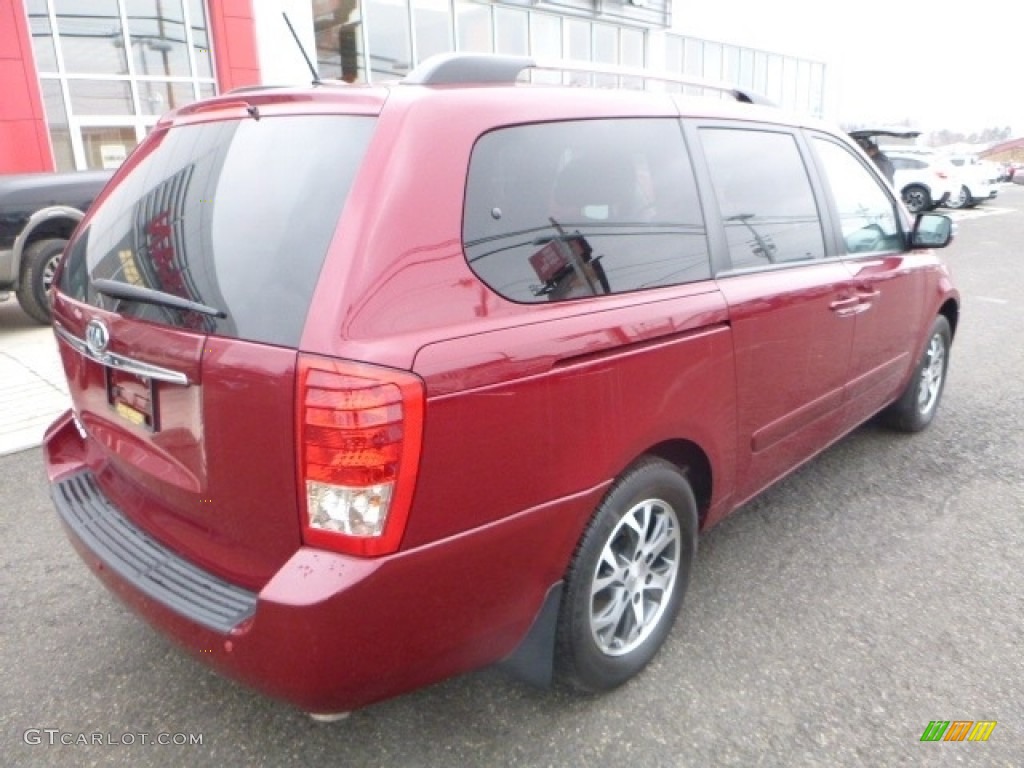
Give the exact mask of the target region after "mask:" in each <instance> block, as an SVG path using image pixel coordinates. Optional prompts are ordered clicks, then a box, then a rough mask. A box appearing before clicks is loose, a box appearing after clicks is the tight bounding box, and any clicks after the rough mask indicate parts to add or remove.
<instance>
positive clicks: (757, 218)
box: [700, 128, 825, 269]
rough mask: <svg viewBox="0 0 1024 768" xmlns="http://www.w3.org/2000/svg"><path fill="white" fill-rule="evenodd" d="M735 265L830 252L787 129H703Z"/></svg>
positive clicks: (811, 194) (816, 208)
mask: <svg viewBox="0 0 1024 768" xmlns="http://www.w3.org/2000/svg"><path fill="white" fill-rule="evenodd" d="M700 137H701V145H702V146H703V147H704V154H705V156H706V157H707V161H708V167H709V169H710V172H711V182H712V186H713V187H714V189H715V197H716V198H717V200H718V208H719V210H720V211H721V214H722V224H723V225H724V226H725V233H726V237H727V239H728V242H729V256H730V258H731V260H732V266H733V268H734V269H744V268H749V267H760V266H767V265H769V264H778V263H783V262H788V261H803V260H807V259H820V258H822V257H823V256H824V255H825V240H824V236H823V235H822V229H821V221H820V219H819V217H818V207H817V205H816V204H815V200H814V193H813V191H812V190H811V182H810V179H809V177H808V176H807V169H806V168H805V167H804V163H803V160H802V159H801V157H800V151H799V149H798V148H797V145H796V139H795V138H794V137H793V136H791V135H790V134H788V133H774V132H770V131H757V130H747V129H735V128H702V129H701V131H700Z"/></svg>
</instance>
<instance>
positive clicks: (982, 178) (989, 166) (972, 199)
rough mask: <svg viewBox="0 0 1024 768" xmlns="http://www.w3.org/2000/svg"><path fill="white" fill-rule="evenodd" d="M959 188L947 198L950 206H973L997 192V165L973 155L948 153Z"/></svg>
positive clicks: (989, 198) (990, 197)
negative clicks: (954, 169) (955, 172)
mask: <svg viewBox="0 0 1024 768" xmlns="http://www.w3.org/2000/svg"><path fill="white" fill-rule="evenodd" d="M949 161H950V162H951V163H952V164H953V167H954V168H956V170H957V177H958V179H959V181H960V188H959V189H958V190H957V191H956V194H954V195H953V196H952V197H950V198H949V202H948V203H947V205H949V207H950V208H973V207H974V206H976V205H977V204H978V203H981V202H984V201H985V200H991V199H993V198H994V197H995V196H996V195H998V194H999V184H998V180H999V166H997V165H996V164H995V163H990V162H987V161H985V160H980V159H978V158H977V157H974V156H973V155H950V157H949Z"/></svg>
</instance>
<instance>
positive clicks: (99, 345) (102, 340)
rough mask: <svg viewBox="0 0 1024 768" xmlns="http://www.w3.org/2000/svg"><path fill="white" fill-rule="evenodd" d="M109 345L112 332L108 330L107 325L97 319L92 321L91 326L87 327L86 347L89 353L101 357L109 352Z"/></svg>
mask: <svg viewBox="0 0 1024 768" xmlns="http://www.w3.org/2000/svg"><path fill="white" fill-rule="evenodd" d="M109 343H110V331H109V330H107V324H106V323H104V322H103V321H102V320H99V319H96V318H93V319H92V320H90V321H89V324H88V325H87V326H85V345H86V346H87V347H88V348H89V351H90V352H91V353H92V354H94V355H97V356H100V355H102V354H104V353H105V352H106V351H107V345H108V344H109Z"/></svg>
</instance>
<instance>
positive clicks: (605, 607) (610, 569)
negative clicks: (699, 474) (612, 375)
mask: <svg viewBox="0 0 1024 768" xmlns="http://www.w3.org/2000/svg"><path fill="white" fill-rule="evenodd" d="M696 551H697V502H696V500H695V499H694V495H693V490H692V489H691V488H690V484H689V482H688V481H687V480H686V477H685V476H684V475H683V473H682V472H680V471H679V469H677V468H676V467H675V466H674V465H672V464H670V463H669V462H667V461H664V460H662V459H657V458H653V457H649V458H645V459H643V460H641V461H640V462H638V463H637V464H635V465H633V467H632V468H630V469H629V470H628V471H627V472H625V473H624V474H623V475H622V476H621V477H620V478H619V479H618V480H617V481H616V482H615V484H614V485H613V486H612V487H611V489H610V490H609V491H608V494H607V495H606V496H605V498H604V500H603V501H602V502H601V505H600V506H599V507H598V508H597V510H596V511H595V512H594V516H593V518H591V521H590V524H589V526H588V527H587V530H586V531H585V532H584V534H583V537H582V539H580V543H579V545H578V546H577V548H576V552H575V554H574V555H573V559H572V562H571V563H570V565H569V570H568V572H567V574H566V587H565V592H564V595H563V597H562V604H561V607H560V610H559V615H558V629H557V635H556V649H555V670H556V674H557V676H558V679H559V680H560V681H561V682H563V683H565V684H567V685H569V686H570V687H572V688H575V689H576V690H579V691H584V692H587V693H595V692H598V691H606V690H610V689H612V688H615V687H616V686H619V685H621V684H623V683H625V682H626V681H627V680H629V679H630V678H631V677H633V676H634V675H636V674H637V673H638V672H640V670H642V669H643V668H644V667H645V666H646V665H647V663H648V662H649V661H650V660H651V659H652V658H653V657H654V655H655V654H656V653H657V652H658V649H659V648H660V647H661V645H662V644H663V643H664V642H665V638H666V637H667V636H668V633H669V631H670V630H671V629H672V624H673V623H674V622H675V618H676V615H677V614H678V613H679V606H680V604H681V603H682V600H683V595H684V593H685V592H686V587H687V584H688V582H689V578H690V568H691V566H692V565H693V560H694V556H695V554H696ZM599 582H600V583H599Z"/></svg>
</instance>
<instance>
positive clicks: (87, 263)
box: [54, 102, 375, 587]
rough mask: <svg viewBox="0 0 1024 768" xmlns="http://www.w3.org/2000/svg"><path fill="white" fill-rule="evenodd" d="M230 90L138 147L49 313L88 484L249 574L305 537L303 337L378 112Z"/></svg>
mask: <svg viewBox="0 0 1024 768" xmlns="http://www.w3.org/2000/svg"><path fill="white" fill-rule="evenodd" d="M234 104H235V106H234V107H233V108H231V109H227V108H226V110H225V114H213V115H203V120H202V121H199V122H196V121H191V122H189V121H185V124H180V125H174V124H170V123H168V124H161V125H160V126H158V128H157V130H156V131H154V133H153V134H151V136H150V137H148V138H147V140H146V141H145V142H144V143H143V144H142V145H140V147H139V148H138V150H137V151H136V152H135V153H134V154H133V155H132V157H131V158H130V159H129V161H128V163H127V164H126V167H125V168H124V169H123V171H122V172H121V173H120V174H119V175H118V178H117V179H116V181H115V182H114V184H113V186H112V188H111V189H110V190H109V191H108V194H106V195H105V197H104V199H102V200H101V201H100V203H99V204H98V205H97V206H96V207H95V208H94V210H93V211H92V212H91V214H90V216H89V217H88V218H87V219H86V221H85V222H84V224H83V226H82V227H81V228H80V229H79V231H78V233H77V234H76V236H75V238H74V240H73V241H72V243H71V244H70V246H69V250H68V256H67V259H66V262H65V264H64V265H63V267H62V271H61V273H60V275H59V277H58V281H57V286H58V290H57V294H56V297H55V302H54V314H55V323H56V325H55V327H56V330H57V335H58V339H59V342H60V349H61V355H62V359H63V362H64V366H65V370H66V373H67V376H68V380H69V388H70V392H71V396H72V400H73V405H74V411H75V415H76V418H77V420H78V423H79V425H80V427H81V429H82V430H83V431H84V433H85V434H86V435H87V437H86V439H85V445H86V446H87V449H86V452H87V456H86V459H85V462H86V464H87V466H88V467H89V469H90V470H91V472H92V476H93V480H92V481H91V482H95V484H96V485H98V487H99V488H100V490H101V491H102V493H103V494H104V495H105V496H106V497H107V499H109V500H110V501H111V502H112V503H113V504H114V505H115V506H116V507H117V508H118V509H120V510H121V511H123V513H124V514H125V516H127V517H128V518H129V519H130V520H132V521H133V522H134V523H135V524H137V525H138V526H140V527H141V528H142V529H143V530H144V531H145V532H147V533H148V534H150V535H152V536H153V537H154V538H156V539H157V540H159V541H160V542H162V543H163V544H165V545H167V546H170V547H171V548H172V549H173V550H174V551H176V552H177V553H179V554H181V555H182V556H184V557H186V558H188V559H189V560H191V561H192V562H194V563H196V564H197V565H200V566H201V567H203V568H206V569H207V570H209V571H210V572H212V573H214V574H217V575H219V576H221V577H222V578H225V579H228V580H230V581H232V582H233V583H236V584H240V585H243V586H248V587H258V586H259V585H261V584H262V583H263V582H265V580H266V579H267V578H268V577H269V576H270V574H272V573H273V572H274V571H275V570H276V569H277V568H279V567H280V565H281V564H282V563H283V562H284V561H285V560H286V559H287V558H288V557H289V556H290V555H291V554H292V553H293V552H294V551H295V549H296V548H297V547H298V546H299V543H300V528H299V514H298V508H297V493H296V481H295V437H294V434H295V428H294V421H295V416H294V392H295V366H296V357H297V352H296V349H297V347H298V344H299V338H300V336H301V333H302V329H303V327H304V325H305V321H306V316H307V314H308V311H309V303H310V297H311V296H312V294H313V289H314V287H315V286H316V282H317V280H318V277H319V274H320V269H321V266H322V263H323V260H324V257H325V253H326V252H327V250H328V247H329V244H330V242H331V240H332V237H333V236H334V233H335V230H336V228H337V225H338V221H339V218H340V215H341V211H342V208H343V206H344V204H345V200H346V197H347V195H348V191H349V188H350V185H351V183H352V180H353V178H354V176H355V174H356V172H357V170H358V168H359V166H360V163H361V160H362V157H363V154H364V152H365V150H366V147H367V145H368V143H369V140H370V136H371V133H372V131H373V127H374V123H375V120H374V118H373V116H372V115H341V114H322V115H321V114H317V115H310V114H303V115H273V114H271V115H269V116H267V115H263V116H260V113H259V112H258V111H257V110H255V109H254V110H245V109H239V108H238V106H237V102H235V103H234ZM227 113H230V115H228V114H227Z"/></svg>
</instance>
